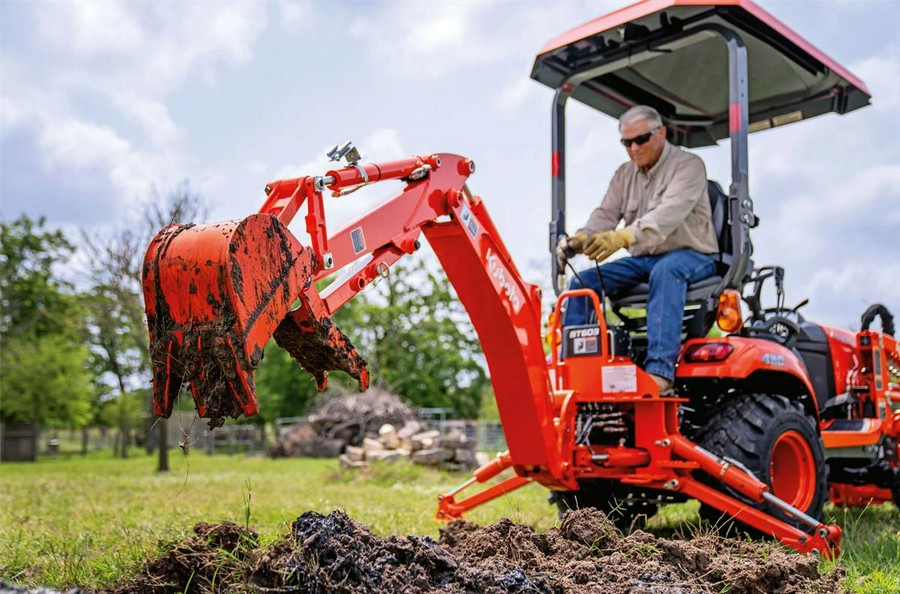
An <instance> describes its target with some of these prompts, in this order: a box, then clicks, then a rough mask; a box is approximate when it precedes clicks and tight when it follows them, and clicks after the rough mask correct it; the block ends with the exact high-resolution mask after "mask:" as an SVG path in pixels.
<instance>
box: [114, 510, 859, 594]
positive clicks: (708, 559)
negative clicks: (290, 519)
mask: <svg viewBox="0 0 900 594" xmlns="http://www.w3.org/2000/svg"><path fill="white" fill-rule="evenodd" d="M194 532H195V535H194V536H191V537H189V538H187V539H185V540H184V541H182V542H181V543H179V544H178V545H176V546H175V547H174V548H172V549H171V550H170V551H168V552H166V553H164V554H163V555H161V556H160V557H158V558H156V559H152V560H150V561H149V562H147V563H146V565H145V567H144V570H143V572H142V574H141V575H140V576H138V577H136V578H134V579H133V580H131V581H129V582H128V583H125V584H122V585H121V586H120V587H119V588H117V589H116V590H114V592H115V593H116V594H119V593H125V592H137V593H141V594H144V593H154V594H155V593H162V592H172V591H179V592H180V591H187V592H195V593H202V592H213V591H215V592H251V591H252V592H259V591H263V592H265V591H277V592H302V593H308V594H320V593H321V594H325V593H331V592H352V593H363V592H366V593H368V592H404V593H412V594H415V593H420V592H445V593H470V592H471V593H485V594H500V593H515V594H525V593H548V594H557V593H565V592H578V593H582V592H590V593H598V594H599V593H605V594H624V593H630V594H706V593H716V594H718V593H720V592H729V594H800V593H804V594H809V593H822V594H832V593H835V592H841V591H844V589H843V587H842V586H843V576H842V574H841V572H840V570H833V571H832V572H831V573H829V574H820V573H819V571H818V563H817V559H816V558H814V557H806V556H802V555H799V554H797V553H793V552H790V551H785V550H783V549H781V548H779V547H777V546H776V545H774V544H771V543H759V542H746V541H739V540H723V539H721V538H718V537H715V536H702V537H699V538H696V539H694V540H691V541H673V540H666V539H662V538H657V537H654V536H652V535H650V534H647V533H645V532H641V531H637V532H634V533H632V534H630V535H628V536H624V535H623V534H622V533H621V532H619V530H618V529H616V527H615V526H614V525H613V524H612V523H611V522H610V521H609V520H607V519H606V517H605V516H604V515H603V513H602V512H600V511H598V510H595V509H581V510H574V511H570V512H566V515H565V516H564V517H563V520H562V522H561V524H560V526H559V527H558V528H552V529H550V530H548V531H547V532H545V533H536V532H534V531H533V530H532V529H531V528H529V527H527V526H522V525H519V524H514V523H513V522H511V521H509V520H506V519H503V520H500V521H499V522H497V523H496V524H493V525H491V526H486V527H482V526H477V525H475V524H472V523H470V522H466V521H457V522H453V523H451V524H449V525H448V526H447V527H446V528H443V529H442V530H441V536H440V542H439V543H438V542H435V541H434V540H433V539H431V538H429V537H423V536H405V537H390V538H380V537H378V536H375V535H374V534H372V532H371V531H369V530H368V529H367V528H365V527H364V526H362V525H361V524H359V523H357V522H355V521H354V520H352V519H351V518H350V517H348V516H347V515H346V514H345V513H343V512H340V511H335V512H332V513H330V514H328V515H327V516H325V515H321V514H317V513H314V512H306V513H304V514H303V515H302V516H300V517H299V518H298V519H297V520H296V521H295V522H294V524H293V526H292V529H291V534H290V535H288V536H287V537H285V538H284V539H283V540H281V541H279V542H276V543H275V544H273V545H272V546H270V547H267V548H263V549H259V548H258V541H257V538H256V534H255V533H253V531H251V530H247V529H245V528H242V527H240V526H237V525H235V524H230V523H225V524H215V525H211V524H206V523H200V524H198V525H197V526H196V527H195V528H194Z"/></svg>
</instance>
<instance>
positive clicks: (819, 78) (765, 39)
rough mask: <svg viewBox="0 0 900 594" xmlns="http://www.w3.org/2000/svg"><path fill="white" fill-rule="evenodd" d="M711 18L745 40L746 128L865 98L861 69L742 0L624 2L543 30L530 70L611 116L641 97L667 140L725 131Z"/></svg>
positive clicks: (713, 136)
mask: <svg viewBox="0 0 900 594" xmlns="http://www.w3.org/2000/svg"><path fill="white" fill-rule="evenodd" d="M710 26H716V27H722V28H726V29H730V30H731V31H733V32H735V33H737V34H738V35H740V37H741V38H742V39H743V41H744V44H745V45H746V47H747V59H748V68H749V77H750V78H749V85H748V86H749V122H750V127H749V131H750V132H756V131H759V130H765V129H767V128H771V127H774V126H781V125H784V124H790V123H793V122H798V121H802V120H805V119H809V118H811V117H815V116H818V115H821V114H824V113H829V112H837V113H841V114H843V113H847V112H849V111H853V110H854V109H858V108H860V107H865V106H866V105H868V104H869V99H870V97H871V96H870V94H869V90H868V89H867V88H866V86H865V84H863V82H862V81H861V80H860V79H858V78H857V77H855V76H854V75H853V74H852V73H850V72H849V71H848V70H846V69H845V68H843V67H842V66H841V65H839V64H838V63H837V62H835V61H834V60H832V59H831V58H829V57H828V56H826V55H825V54H823V53H822V52H821V51H819V50H818V49H816V48H815V47H813V46H812V45H811V44H810V43H808V42H807V41H805V40H804V39H803V38H801V37H800V36H799V35H798V34H797V33H795V32H794V31H792V30H791V29H789V28H788V27H786V26H785V25H783V24H782V23H780V22H779V21H778V20H776V19H775V18H774V17H773V16H772V15H770V14H768V13H767V12H765V11H764V10H763V9H761V8H760V7H759V6H757V5H756V4H754V3H753V2H750V1H749V0H722V1H719V2H709V1H705V2H704V1H700V0H645V1H644V2H638V3H636V4H632V5H630V6H627V7H625V8H622V9H621V10H618V11H616V12H614V13H611V14H609V15H606V16H603V17H600V18H598V19H595V20H593V21H590V22H588V23H585V24H583V25H581V26H580V27H576V28H575V29H572V30H571V31H569V32H567V33H564V34H562V35H560V36H559V37H557V38H555V39H553V40H551V41H550V42H549V43H548V44H547V45H546V46H545V47H544V48H543V49H542V50H541V52H540V53H539V54H538V56H537V58H536V59H535V62H534V68H533V69H532V73H531V77H532V78H534V79H535V80H537V81H539V82H541V83H543V84H545V85H547V86H549V87H551V88H554V89H556V88H559V87H560V86H562V85H563V84H565V83H566V82H570V81H572V80H574V81H575V83H576V84H577V85H578V86H577V88H576V90H575V92H574V94H573V95H572V97H573V98H574V99H576V100H578V101H580V102H582V103H585V104H587V105H589V106H591V107H593V108H595V109H598V110H599V111H602V112H603V113H606V114H609V115H610V116H613V117H616V118H618V117H619V116H620V115H621V114H622V113H623V112H625V111H626V110H627V109H628V108H630V107H632V106H634V105H640V104H644V105H650V106H652V107H654V108H656V110H657V111H659V113H660V114H661V115H662V117H663V120H664V121H665V122H666V125H667V127H668V129H669V140H670V141H672V142H674V143H675V144H680V145H683V146H688V147H698V146H708V145H712V144H716V142H718V141H719V140H720V139H722V138H727V137H728V133H729V119H728V118H729V109H728V89H729V85H728V52H727V51H726V49H725V44H724V41H723V39H722V37H721V36H720V35H719V34H717V33H716V32H715V31H712V30H710V29H709V27H710ZM704 27H705V29H704ZM696 29H699V30H698V31H697V33H696V34H690V31H692V30H696ZM592 71H596V72H592ZM585 74H587V77H585ZM573 76H575V77H576V78H575V79H573V78H571V77H573ZM579 76H580V78H579ZM578 83H580V84H578Z"/></svg>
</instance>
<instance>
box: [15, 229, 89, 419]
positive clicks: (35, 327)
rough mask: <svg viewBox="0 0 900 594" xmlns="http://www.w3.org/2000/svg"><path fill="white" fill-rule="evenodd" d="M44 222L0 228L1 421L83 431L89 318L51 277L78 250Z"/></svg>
mask: <svg viewBox="0 0 900 594" xmlns="http://www.w3.org/2000/svg"><path fill="white" fill-rule="evenodd" d="M44 225H45V220H44V219H43V218H40V219H38V220H36V221H35V220H32V219H31V218H29V217H28V216H26V215H22V216H20V217H19V218H18V219H16V220H15V221H13V222H11V223H7V222H3V221H0V305H2V311H0V341H2V343H3V348H2V351H0V394H2V395H3V403H2V410H0V418H2V419H3V421H5V422H26V423H38V424H40V425H42V426H80V425H82V424H84V423H86V422H87V420H88V418H89V410H90V399H91V386H90V375H89V371H88V352H87V350H86V349H85V348H84V347H83V346H82V330H83V311H82V310H81V308H80V307H79V304H78V302H77V300H76V298H75V296H74V295H73V291H72V288H71V286H70V285H69V284H68V283H67V282H65V281H63V280H62V279H60V278H59V277H58V275H56V274H55V273H54V271H53V266H54V264H57V263H61V262H64V261H66V260H68V258H69V257H70V256H71V254H72V252H73V250H74V248H73V247H72V244H70V243H69V242H68V240H66V238H65V236H64V235H63V234H62V233H61V232H60V231H48V230H46V229H44Z"/></svg>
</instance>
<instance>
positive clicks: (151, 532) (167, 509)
mask: <svg viewBox="0 0 900 594" xmlns="http://www.w3.org/2000/svg"><path fill="white" fill-rule="evenodd" d="M132 452H133V457H132V458H130V459H128V460H117V459H114V458H112V457H111V455H110V454H109V453H106V452H102V453H94V454H91V455H89V456H87V457H86V458H82V457H80V456H72V457H67V458H62V457H61V458H56V459H42V460H40V461H39V462H37V463H30V464H9V463H5V464H3V465H0V577H2V578H4V579H7V580H11V581H14V582H16V583H19V584H23V585H26V586H32V587H33V586H38V585H42V586H50V587H54V588H65V587H71V586H75V585H78V586H83V587H87V588H89V589H97V588H104V587H109V586H111V585H113V584H114V583H117V582H120V581H121V580H122V578H123V577H125V576H127V575H130V574H134V573H135V572H137V571H139V569H140V565H141V561H142V560H144V559H146V558H148V557H151V556H153V555H155V554H156V553H158V551H159V550H160V547H161V546H162V547H165V546H166V545H167V544H171V543H173V542H177V541H178V540H180V539H182V538H183V537H185V536H186V535H188V534H189V533H190V530H191V528H192V527H193V525H194V524H195V523H197V522H200V521H206V522H220V521H232V522H236V523H239V524H242V525H243V524H248V523H249V525H250V527H251V528H253V529H254V530H256V531H257V532H259V534H260V537H261V541H262V543H263V544H268V543H270V542H272V541H275V540H277V539H279V538H281V537H282V536H284V535H285V534H287V533H288V532H289V530H290V524H291V522H292V521H293V520H294V519H295V518H296V517H297V516H299V515H300V514H301V513H303V512H304V511H307V510H315V511H319V512H323V513H327V512H330V511H332V510H334V509H338V508H339V509H343V510H345V511H346V512H347V513H348V514H350V516H351V517H353V518H354V519H356V520H358V521H360V522H362V523H363V524H365V525H366V526H368V527H370V528H371V529H372V530H373V531H374V532H375V533H377V534H379V535H381V536H387V535H395V534H423V535H429V536H432V537H437V536H438V530H439V528H440V526H441V525H442V524H441V523H439V522H437V521H434V520H433V519H432V518H433V517H434V513H435V510H436V501H435V496H436V495H437V494H438V493H440V492H443V491H447V490H449V489H451V488H452V487H454V486H456V485H458V484H459V483H461V482H462V481H463V480H465V479H466V478H467V476H466V475H462V474H447V473H441V472H437V471H434V470H430V469H425V468H422V467H418V466H413V465H411V464H407V463H401V464H396V465H379V466H378V467H376V468H374V469H369V470H366V471H364V472H361V473H360V472H353V473H351V472H343V471H341V470H340V469H339V467H338V463H337V461H336V460H310V459H281V460H269V459H265V458H254V457H247V456H207V455H206V454H205V453H202V452H196V451H192V452H191V453H190V455H189V456H187V457H185V456H182V455H181V454H180V453H179V452H177V451H175V452H173V453H172V471H171V472H169V473H168V474H162V475H161V474H157V473H156V472H155V467H156V459H155V458H154V457H150V456H146V455H144V454H142V453H140V452H138V451H137V450H132ZM546 496H547V492H546V490H545V489H543V488H542V487H539V486H537V485H528V486H526V487H524V488H522V489H520V490H519V491H517V492H515V493H513V494H511V495H508V496H506V497H503V498H501V499H498V500H495V501H493V502H491V503H489V504H487V505H484V506H482V507H480V508H478V509H476V510H474V511H473V512H472V513H470V514H469V515H468V516H467V518H468V519H470V520H472V521H475V522H478V523H490V522H493V521H495V520H497V519H499V518H501V517H508V518H510V519H512V520H513V521H515V522H519V523H524V524H529V525H531V526H533V527H534V528H536V529H537V530H546V529H547V528H550V527H551V526H553V525H555V523H556V516H555V508H552V507H551V506H550V505H548V504H547V500H546ZM828 512H829V514H830V516H831V519H832V520H834V521H837V522H838V523H839V524H841V525H842V526H843V527H844V540H843V543H842V549H843V551H844V556H843V558H842V559H841V561H839V563H840V564H841V565H842V566H843V567H845V569H846V571H847V574H848V577H849V578H850V579H849V585H850V586H851V590H852V591H854V592H860V593H865V594H875V593H876V592H877V593H882V592H900V512H898V511H897V509H896V508H894V507H893V506H892V505H887V506H883V507H877V508H870V509H867V510H865V511H862V510H846V511H845V510H839V509H833V508H829V509H828ZM696 519H697V504H696V503H693V504H684V505H675V506H668V507H667V508H665V509H664V510H663V511H662V513H661V514H660V515H659V516H657V517H655V518H653V519H652V520H651V521H650V524H649V526H650V528H651V530H653V531H654V532H657V533H659V534H662V535H670V534H672V533H673V532H676V533H678V532H681V533H688V534H689V533H690V532H691V530H692V529H693V527H692V525H691V524H690V522H693V521H696Z"/></svg>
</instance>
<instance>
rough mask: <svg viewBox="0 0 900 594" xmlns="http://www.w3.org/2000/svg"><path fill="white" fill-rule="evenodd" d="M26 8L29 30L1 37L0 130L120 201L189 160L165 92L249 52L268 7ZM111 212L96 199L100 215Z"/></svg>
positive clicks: (211, 76)
mask: <svg viewBox="0 0 900 594" xmlns="http://www.w3.org/2000/svg"><path fill="white" fill-rule="evenodd" d="M30 9H31V10H33V14H34V16H35V18H36V21H37V24H38V27H37V28H38V35H37V40H38V41H37V42H31V43H30V44H26V45H24V46H20V47H16V48H15V51H13V50H12V48H10V47H7V46H4V48H3V52H4V59H3V89H2V92H0V110H2V111H0V124H2V133H3V135H4V136H6V135H7V133H8V132H9V131H11V130H13V129H15V130H17V132H18V133H20V134H21V135H22V136H24V137H28V138H30V142H32V143H33V145H34V147H35V148H36V149H37V151H38V157H37V158H38V159H39V160H40V163H41V166H42V167H43V168H44V169H45V170H46V171H54V172H56V171H64V172H66V173H67V174H68V175H70V176H73V177H74V178H75V179H78V180H79V185H82V186H85V185H87V186H91V184H93V186H91V187H97V188H102V192H103V194H104V195H107V196H109V195H112V196H116V197H118V199H115V198H112V199H111V198H107V199H106V200H108V201H111V202H113V203H115V204H117V205H119V206H120V207H121V208H127V207H126V205H127V204H128V201H129V200H133V199H135V198H138V197H140V196H143V195H146V193H147V192H148V191H150V189H151V188H152V187H166V186H167V185H169V184H172V183H175V182H176V181H177V180H179V179H183V178H184V177H186V176H187V172H188V168H189V167H190V159H189V158H187V157H186V156H185V155H183V154H182V151H184V149H185V147H184V146H183V143H182V140H183V139H182V137H181V132H180V129H179V125H178V123H177V122H176V121H175V119H174V118H173V116H172V112H171V111H170V108H169V107H168V105H167V102H168V98H169V96H170V95H171V94H172V93H173V92H174V91H176V90H178V89H180V88H182V87H184V86H185V85H186V84H187V83H188V82H189V81H190V82H191V84H197V83H196V81H198V80H199V81H201V84H214V83H215V81H216V78H217V76H218V72H220V71H221V70H222V69H224V68H230V67H233V66H235V65H240V64H244V63H246V62H248V61H249V60H250V59H252V57H253V50H254V46H255V44H256V43H257V41H258V39H259V37H260V35H261V34H262V32H263V30H264V29H265V27H266V24H267V21H268V11H269V7H268V6H267V5H265V4H260V3H252V2H230V3H227V4H207V3H179V4H172V3H156V4H143V3H113V2H70V3H35V4H32V5H30ZM289 12H290V11H289ZM291 15H294V16H297V17H299V13H297V11H294V12H293V13H290V15H289V16H291ZM37 56H40V57H39V58H38V57H37ZM129 124H131V125H129ZM192 173H193V174H195V175H199V176H201V177H206V178H208V177H210V176H209V175H207V174H204V172H203V171H202V170H201V171H199V172H198V171H193V172H192ZM212 178H213V179H214V178H215V176H212ZM210 183H213V182H210ZM98 202H101V203H102V200H98ZM115 213H116V211H115V210H114V209H112V210H111V209H105V211H104V214H103V215H101V217H103V216H114V215H115Z"/></svg>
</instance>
